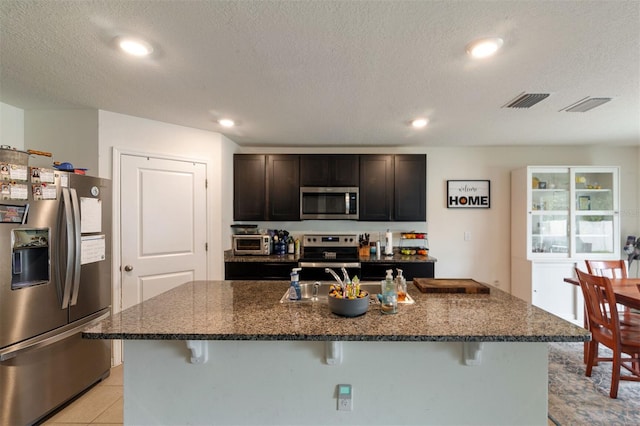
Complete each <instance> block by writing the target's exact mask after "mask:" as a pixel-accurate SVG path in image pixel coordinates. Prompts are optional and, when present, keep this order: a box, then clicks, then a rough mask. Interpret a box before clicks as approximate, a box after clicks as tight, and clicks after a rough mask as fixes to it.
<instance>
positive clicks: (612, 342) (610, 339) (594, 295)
mask: <svg viewBox="0 0 640 426" xmlns="http://www.w3.org/2000/svg"><path fill="white" fill-rule="evenodd" d="M576 274H577V276H578V280H579V281H580V288H581V289H582V293H583V295H584V300H585V305H586V307H587V314H588V315H589V331H590V332H591V336H592V340H593V342H592V343H593V344H591V345H589V354H588V358H587V368H586V372H585V375H586V376H587V377H591V371H592V369H593V366H594V364H596V363H598V362H612V363H613V366H612V371H611V390H610V392H609V396H610V397H611V398H617V397H618V385H619V383H620V380H631V381H636V382H637V381H640V369H638V362H639V361H640V358H639V356H638V354H639V353H640V327H637V326H624V325H623V326H621V325H620V319H619V316H618V310H617V309H616V298H615V294H614V292H613V287H612V285H611V281H610V280H609V278H607V277H601V276H596V275H591V274H589V273H586V272H583V271H581V270H579V269H578V268H576ZM598 344H603V345H604V346H606V347H608V348H609V349H611V351H612V352H613V355H612V357H600V356H599V353H598ZM625 355H627V356H625ZM623 368H624V369H625V370H627V371H628V372H630V373H631V374H626V375H623V374H622V373H621V370H622V369H623Z"/></svg>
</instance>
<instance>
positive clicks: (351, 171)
mask: <svg viewBox="0 0 640 426" xmlns="http://www.w3.org/2000/svg"><path fill="white" fill-rule="evenodd" d="M358 183H359V162H358V155H355V154H336V155H322V154H307V155H301V156H300V186H358Z"/></svg>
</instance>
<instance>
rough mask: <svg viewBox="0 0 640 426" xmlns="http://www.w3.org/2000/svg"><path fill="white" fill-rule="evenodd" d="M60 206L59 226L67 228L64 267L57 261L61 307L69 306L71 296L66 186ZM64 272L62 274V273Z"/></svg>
mask: <svg viewBox="0 0 640 426" xmlns="http://www.w3.org/2000/svg"><path fill="white" fill-rule="evenodd" d="M62 208H63V214H62V215H61V216H62V217H63V218H64V223H62V219H61V220H60V226H61V227H62V225H64V226H65V227H66V230H67V233H66V235H67V241H66V248H67V259H66V267H64V266H63V265H62V262H60V261H59V262H58V263H59V265H60V268H58V282H59V283H61V284H62V309H67V308H68V307H69V299H70V298H71V278H72V277H71V267H72V263H73V234H74V232H73V218H72V216H71V196H70V195H69V189H68V188H62ZM58 253H62V241H61V239H60V238H58ZM63 274H64V275H63Z"/></svg>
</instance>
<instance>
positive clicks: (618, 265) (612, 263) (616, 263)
mask: <svg viewBox="0 0 640 426" xmlns="http://www.w3.org/2000/svg"><path fill="white" fill-rule="evenodd" d="M584 263H585V264H586V265H587V272H588V273H589V274H591V275H597V276H600V277H607V278H627V277H628V271H627V262H625V261H624V260H622V259H620V260H585V261H584Z"/></svg>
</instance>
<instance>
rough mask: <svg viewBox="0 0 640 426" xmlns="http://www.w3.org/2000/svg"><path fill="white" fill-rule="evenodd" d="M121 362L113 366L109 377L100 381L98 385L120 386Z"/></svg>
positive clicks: (121, 381)
mask: <svg viewBox="0 0 640 426" xmlns="http://www.w3.org/2000/svg"><path fill="white" fill-rule="evenodd" d="M122 368H123V367H122V364H120V365H118V366H116V367H113V368H112V369H111V373H110V375H109V377H107V378H106V379H105V380H103V381H101V382H100V385H106V386H122V383H123V380H122Z"/></svg>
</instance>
